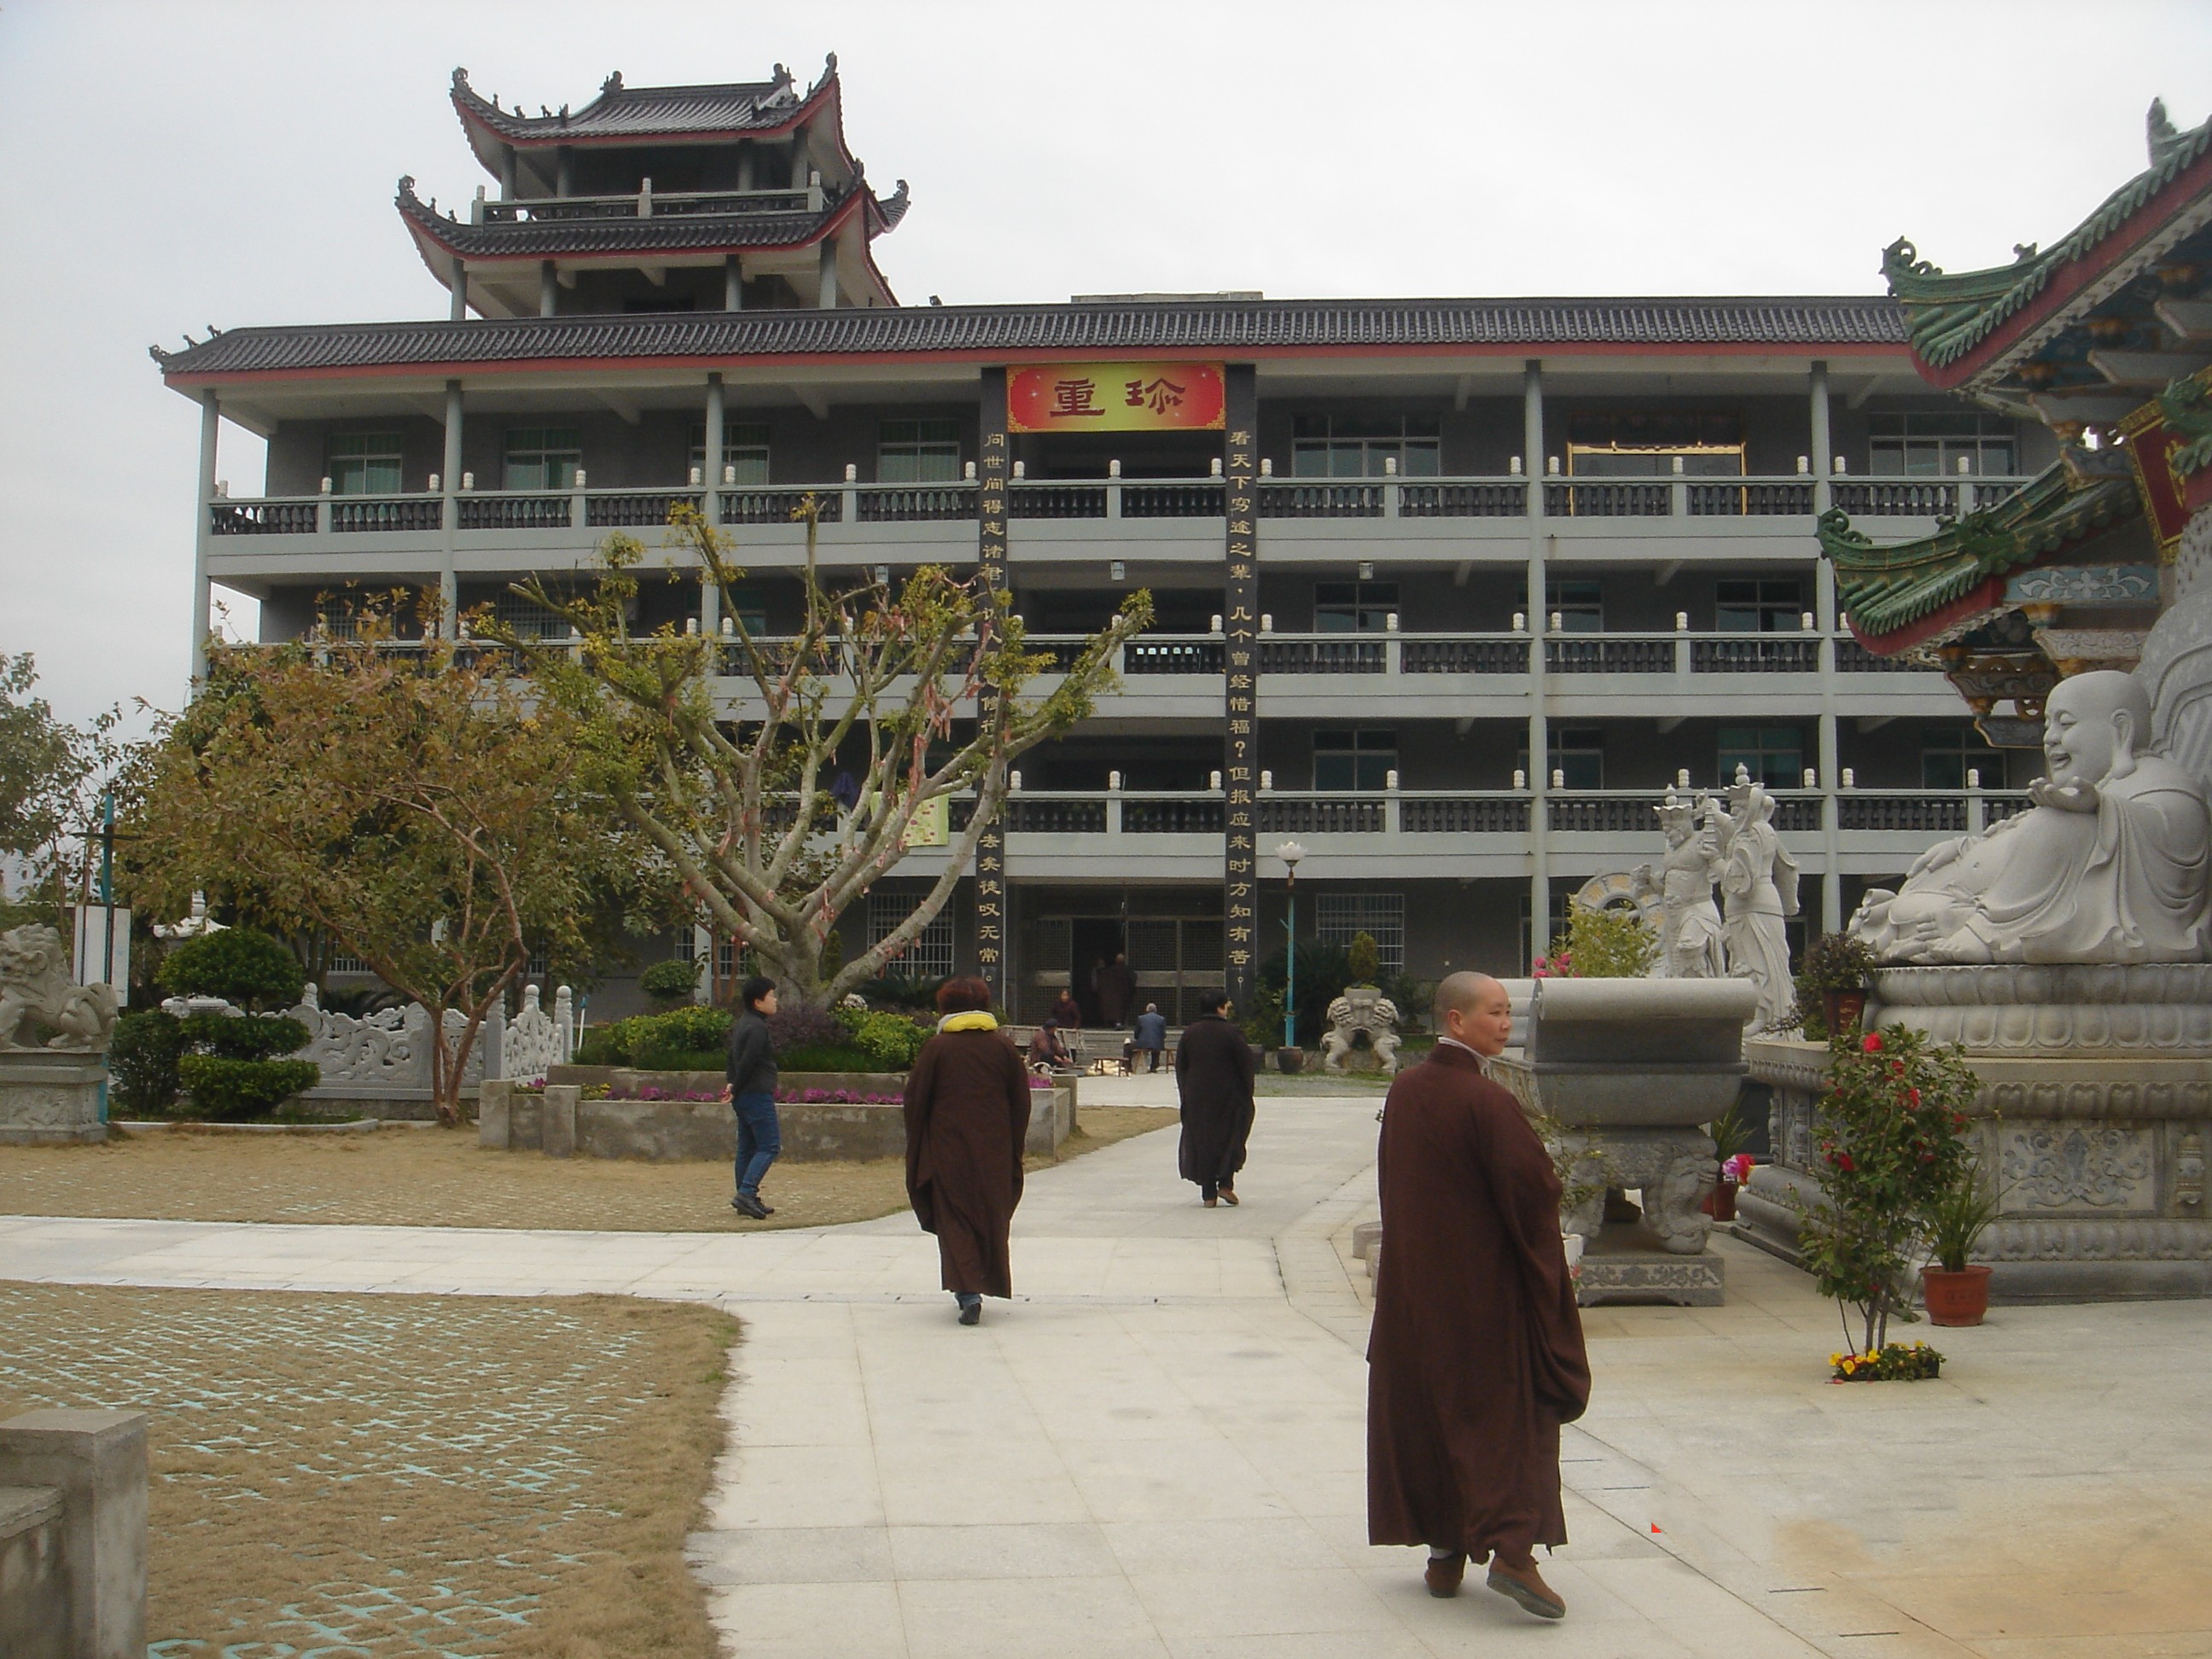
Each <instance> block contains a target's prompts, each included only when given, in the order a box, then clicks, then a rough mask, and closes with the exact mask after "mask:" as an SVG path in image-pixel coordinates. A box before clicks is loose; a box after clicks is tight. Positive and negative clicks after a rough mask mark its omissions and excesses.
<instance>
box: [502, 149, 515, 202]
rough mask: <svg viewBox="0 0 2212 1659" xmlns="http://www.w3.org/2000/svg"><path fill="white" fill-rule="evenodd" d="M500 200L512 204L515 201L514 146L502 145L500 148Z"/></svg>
mask: <svg viewBox="0 0 2212 1659" xmlns="http://www.w3.org/2000/svg"><path fill="white" fill-rule="evenodd" d="M499 199H500V200H501V201H502V202H512V201H513V199H514V146H513V144H501V146H500V147H499Z"/></svg>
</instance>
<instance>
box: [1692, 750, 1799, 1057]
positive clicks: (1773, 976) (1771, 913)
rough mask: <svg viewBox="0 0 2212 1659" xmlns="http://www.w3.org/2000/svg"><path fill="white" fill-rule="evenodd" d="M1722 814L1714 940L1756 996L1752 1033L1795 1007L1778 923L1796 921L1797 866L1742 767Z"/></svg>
mask: <svg viewBox="0 0 2212 1659" xmlns="http://www.w3.org/2000/svg"><path fill="white" fill-rule="evenodd" d="M1728 799H1729V808H1730V809H1731V810H1729V811H1726V812H1723V811H1720V810H1719V809H1718V808H1715V809H1714V811H1713V814H1712V817H1713V822H1714V823H1716V824H1717V825H1718V826H1719V829H1720V854H1721V867H1720V881H1721V895H1722V899H1723V906H1724V908H1723V913H1722V921H1721V939H1722V942H1723V945H1725V947H1726V949H1727V952H1728V968H1729V974H1730V975H1732V976H1733V977H1735V978H1737V979H1747V980H1749V981H1751V982H1752V983H1753V985H1754V986H1756V987H1758V989H1759V1007H1758V1011H1757V1012H1756V1013H1754V1014H1753V1017H1752V1028H1753V1030H1762V1031H1763V1030H1767V1029H1768V1028H1769V1027H1771V1026H1773V1025H1775V1024H1778V1023H1779V1022H1781V1021H1782V1020H1784V1019H1785V1018H1788V1017H1789V1013H1790V1009H1791V1008H1792V1007H1794V1006H1796V1001H1797V993H1796V987H1795V985H1793V984H1792V982H1791V981H1790V935H1789V932H1788V930H1787V928H1786V927H1784V918H1786V917H1789V916H1794V915H1796V914H1797V860H1795V859H1793V858H1791V857H1790V854H1788V853H1787V852H1785V851H1784V849H1783V846H1782V837H1781V836H1778V834H1776V833H1775V829H1774V825H1773V824H1772V823H1771V822H1770V821H1769V820H1771V818H1772V817H1773V816H1774V797H1773V796H1771V795H1770V794H1768V793H1766V789H1765V786H1764V785H1761V784H1757V783H1753V781H1751V775H1750V774H1749V773H1748V772H1747V771H1746V770H1745V769H1743V768H1742V767H1741V766H1739V767H1737V768H1736V769H1735V782H1734V783H1733V784H1731V785H1730V786H1729V792H1728Z"/></svg>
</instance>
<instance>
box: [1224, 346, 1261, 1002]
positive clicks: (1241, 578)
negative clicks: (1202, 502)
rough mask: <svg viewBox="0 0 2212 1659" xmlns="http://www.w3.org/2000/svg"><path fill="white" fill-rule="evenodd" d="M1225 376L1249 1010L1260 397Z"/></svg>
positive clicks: (1238, 891) (1236, 374) (1232, 724)
mask: <svg viewBox="0 0 2212 1659" xmlns="http://www.w3.org/2000/svg"><path fill="white" fill-rule="evenodd" d="M1224 381H1225V385H1224V387H1223V390H1224V393H1225V399H1224V401H1225V410H1224V413H1225V416H1226V421H1225V437H1224V441H1223V443H1222V458H1221V467H1222V471H1223V473H1224V475H1225V478H1226V480H1227V486H1228V502H1227V507H1228V533H1229V539H1228V546H1227V550H1226V551H1227V554H1228V564H1227V569H1226V573H1225V580H1224V584H1223V588H1224V591H1223V594H1222V604H1221V627H1222V631H1223V633H1224V635H1225V636H1226V637H1225V641H1224V642H1223V647H1222V648H1223V651H1224V653H1225V654H1224V659H1223V662H1222V668H1223V671H1224V684H1225V687H1226V690H1225V693H1224V696H1225V699H1226V706H1225V714H1226V716H1227V726H1226V727H1225V732H1224V734H1223V736H1224V741H1223V756H1222V758H1223V760H1224V761H1225V766H1224V768H1223V776H1224V777H1225V780H1226V781H1227V783H1228V786H1229V788H1228V795H1229V799H1228V801H1227V802H1226V814H1227V817H1226V823H1225V828H1226V829H1227V831H1228V835H1227V838H1226V840H1225V842H1224V854H1225V864H1224V868H1223V871H1222V877H1223V882H1224V891H1223V897H1224V900H1225V913H1226V918H1227V923H1228V930H1229V931H1228V937H1227V940H1226V944H1227V946H1228V967H1229V973H1228V985H1227V989H1228V992H1229V994H1230V995H1231V996H1232V997H1234V998H1235V999H1236V1000H1237V1008H1238V1009H1239V1010H1240V1011H1243V1010H1245V1009H1249V1007H1250V1006H1251V1005H1252V982H1253V976H1254V974H1255V971H1256V970H1257V969H1258V967H1259V944H1260V928H1259V917H1260V906H1259V850H1260V849H1259V838H1258V835H1257V827H1258V807H1257V805H1256V802H1255V797H1256V795H1257V793H1258V788H1257V786H1258V781H1259V775H1260V774H1259V764H1260V758H1259V757H1260V709H1259V684H1260V676H1259V666H1260V646H1259V641H1260V570H1259V562H1260V538H1259V536H1258V534H1257V532H1256V526H1257V523H1258V520H1259V500H1258V493H1259V492H1258V486H1257V480H1258V477H1259V474H1260V433H1259V424H1260V394H1259V386H1258V383H1257V380H1256V379H1255V370H1254V368H1253V366H1252V365H1251V364H1250V363H1231V364H1230V365H1228V367H1227V369H1226V371H1225V375H1224Z"/></svg>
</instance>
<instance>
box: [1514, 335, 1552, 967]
mask: <svg viewBox="0 0 2212 1659" xmlns="http://www.w3.org/2000/svg"><path fill="white" fill-rule="evenodd" d="M1521 448H1522V455H1523V456H1524V458H1525V459H1523V460H1522V476H1523V477H1526V478H1527V479H1528V904H1529V910H1528V939H1529V949H1530V951H1532V953H1534V954H1536V955H1541V954H1542V953H1543V951H1544V950H1545V948H1546V947H1547V945H1549V944H1550V943H1551V939H1550V934H1549V929H1550V927H1551V918H1552V858H1551V836H1552V829H1551V823H1550V813H1549V808H1548V805H1547V799H1548V796H1549V794H1550V791H1551V787H1552V773H1551V765H1550V763H1551V750H1552V737H1551V720H1550V719H1549V716H1548V714H1547V709H1546V707H1545V700H1546V690H1545V679H1544V630H1545V627H1546V623H1547V613H1546V611H1545V609H1544V554H1545V543H1546V541H1547V539H1548V538H1547V535H1546V532H1545V530H1544V365H1543V363H1542V362H1541V361H1540V360H1539V359H1537V358H1534V357H1531V358H1530V359H1529V360H1528V362H1527V364H1526V365H1524V366H1523V368H1522V371H1521ZM1524 965H1525V964H1524Z"/></svg>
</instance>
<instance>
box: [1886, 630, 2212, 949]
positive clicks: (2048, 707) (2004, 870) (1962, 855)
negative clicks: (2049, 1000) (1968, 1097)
mask: <svg viewBox="0 0 2212 1659" xmlns="http://www.w3.org/2000/svg"><path fill="white" fill-rule="evenodd" d="M2152 729H2153V728H2152V710H2151V700H2150V696H2149V694H2148V691H2146V690H2145V689H2144V687H2143V686H2142V684H2140V683H2139V682H2138V681H2137V680H2136V678H2135V676H2133V675H2131V674H2124V673H2120V672H2118V671H2112V670H2100V671H2096V672H2093V673H2087V674H2076V675H2075V676H2074V677H2073V678H2071V679H2068V680H2062V681H2060V682H2059V684H2058V685H2057V688H2056V689H2055V690H2053V691H2052V692H2051V696H2050V697H2049V698H2048V699H2047V700H2046V701H2045V704H2044V714H2043V757H2044V760H2045V763H2047V764H2048V765H2049V767H2050V773H2049V775H2048V776H2046V777H2043V778H2039V779H2038V780H2036V781H2035V782H2034V783H2033V784H2032V785H2030V786H2029V788H2028V797H2029V799H2031V800H2032V801H2033V803H2034V804H2033V805H2032V806H2031V807H2030V808H2029V809H2028V810H2027V811H2025V812H2021V813H2019V814H2016V815H2015V816H2014V817H2009V818H2007V819H2005V820H2004V821H2003V822H2002V823H1998V824H1996V825H1995V826H1993V827H1992V828H1990V829H1986V830H1984V831H1983V832H1982V833H1981V834H1980V835H1978V836H1959V837H1957V838H1955V839H1954V840H1951V841H1946V842H1941V843H1939V844H1938V845H1936V846H1935V847H1931V848H1929V849H1928V851H1927V852H1925V853H1923V854H1921V855H1920V857H1919V858H1918V859H1917V860H1914V862H1913V865H1912V867H1911V870H1910V871H1908V872H1906V874H1905V883H1904V885H1903V886H1901V887H1900V888H1899V889H1898V890H1896V891H1895V892H1891V891H1889V890H1887V889H1883V888H1876V889H1874V890H1871V891H1869V893H1868V894H1867V896H1866V899H1865V901H1864V902H1863V903H1862V904H1861V905H1860V906H1859V910H1858V914H1857V915H1855V916H1853V917H1852V918H1851V931H1852V932H1853V933H1856V934H1857V936H1858V937H1859V938H1860V939H1863V940H1865V941H1866V942H1867V944H1868V945H1870V946H1872V947H1873V949H1874V951H1875V955H1876V956H1877V957H1880V958H1881V960H1882V961H1884V962H1887V963H1938V964H1940V963H1989V962H2051V963H2058V962H2078V963H2152V962H2201V961H2203V960H2204V957H2205V950H2206V945H2207V942H2208V927H2207V913H2206V910H2207V886H2206V878H2207V862H2208V852H2212V820H2208V817H2207V812H2206V806H2205V796H2204V790H2203V787H2201V786H2200V785H2199V784H2198V782H2197V780H2196V779H2195V778H2194V777H2192V776H2191V775H2190V774H2189V772H2187V771H2186V770H2185V769H2183V768H2182V767H2180V766H2179V765H2177V764H2175V763H2174V762H2173V761H2172V760H2170V759H2168V758H2167V757H2166V756H2164V755H2162V754H2160V753H2159V752H2157V751H2156V750H2153V749H2152V748H2150V747H2149V746H2148V744H2149V738H2150V734H2151V732H2152Z"/></svg>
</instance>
